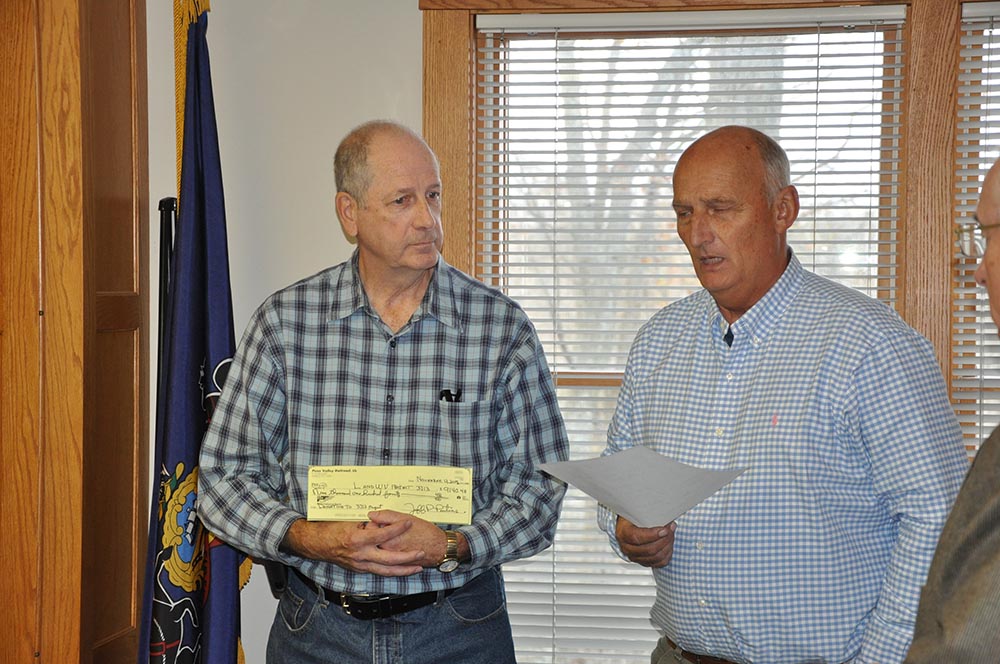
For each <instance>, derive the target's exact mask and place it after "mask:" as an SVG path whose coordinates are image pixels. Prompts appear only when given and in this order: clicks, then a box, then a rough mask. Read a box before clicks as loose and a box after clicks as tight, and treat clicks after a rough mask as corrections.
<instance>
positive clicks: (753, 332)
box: [709, 249, 805, 342]
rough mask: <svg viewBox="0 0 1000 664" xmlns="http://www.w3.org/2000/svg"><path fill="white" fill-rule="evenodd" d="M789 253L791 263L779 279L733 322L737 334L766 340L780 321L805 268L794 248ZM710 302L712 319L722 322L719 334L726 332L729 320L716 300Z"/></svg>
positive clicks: (712, 321)
mask: <svg viewBox="0 0 1000 664" xmlns="http://www.w3.org/2000/svg"><path fill="white" fill-rule="evenodd" d="M788 253H789V260H788V266H787V267H786V268H785V271H784V272H783V273H782V274H781V276H780V277H779V278H778V281H776V282H775V283H774V285H773V286H771V289H770V290H769V291H767V293H765V294H764V297H762V298H760V299H759V300H758V301H757V303H756V304H755V305H753V306H752V307H750V309H749V311H747V312H746V313H745V314H743V315H742V316H740V317H739V318H738V319H737V320H736V322H735V323H733V334H734V335H736V336H744V337H749V338H751V339H753V340H754V341H755V342H760V341H763V340H764V339H766V338H767V336H768V335H769V334H770V333H771V331H772V330H773V329H774V328H775V326H776V325H777V324H778V321H779V320H780V319H781V316H782V314H784V312H785V310H786V309H787V308H788V306H789V305H790V304H791V302H792V300H793V299H795V295H796V294H797V293H798V292H799V290H800V289H801V288H802V279H803V276H804V274H805V269H804V268H803V267H802V263H800V262H799V259H798V258H797V257H796V256H795V253H794V252H793V251H792V250H791V249H789V250H788ZM711 303H712V304H711V308H710V311H709V322H710V323H711V324H712V325H717V326H719V329H720V330H721V333H720V334H725V333H726V327H727V326H728V323H727V322H726V319H725V318H723V317H722V312H721V311H719V306H718V305H717V304H716V303H715V300H711Z"/></svg>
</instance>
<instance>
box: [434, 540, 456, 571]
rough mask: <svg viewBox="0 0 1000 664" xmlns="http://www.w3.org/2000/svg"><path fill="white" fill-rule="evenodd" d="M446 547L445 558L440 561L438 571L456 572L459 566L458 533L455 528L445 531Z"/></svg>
mask: <svg viewBox="0 0 1000 664" xmlns="http://www.w3.org/2000/svg"><path fill="white" fill-rule="evenodd" d="M444 536H445V549H444V558H442V559H441V562H440V563H438V571H440V572H444V573H445V574H447V573H448V572H454V571H455V570H456V569H457V568H458V533H456V532H455V531H454V530H446V531H444Z"/></svg>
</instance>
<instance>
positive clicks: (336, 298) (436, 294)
mask: <svg viewBox="0 0 1000 664" xmlns="http://www.w3.org/2000/svg"><path fill="white" fill-rule="evenodd" d="M330 286H331V288H332V298H331V299H332V301H331V305H330V320H340V319H342V318H347V317H348V316H350V315H352V314H354V313H355V312H356V311H358V310H364V309H366V308H367V307H368V305H369V303H368V294H367V293H365V287H364V284H363V283H362V282H361V274H360V272H359V271H358V250H357V249H355V250H354V253H353V254H351V258H350V260H349V261H348V266H347V269H344V270H338V271H337V272H335V273H334V275H333V276H332V277H331V283H330ZM455 287H456V283H455V275H454V274H453V269H452V267H451V266H450V265H448V264H447V263H446V262H445V260H444V258H443V257H442V256H440V255H439V256H438V262H437V266H436V267H435V268H434V274H433V275H432V276H431V281H430V283H429V284H428V285H427V292H426V293H424V299H423V300H422V301H421V302H420V306H419V307H417V310H416V311H415V312H414V313H413V320H419V319H420V318H422V317H423V316H425V315H428V316H432V317H434V318H436V319H437V320H439V321H441V322H442V323H443V324H445V325H447V326H449V327H460V326H461V325H460V323H459V321H460V317H459V312H458V303H457V302H458V300H457V298H456V296H455Z"/></svg>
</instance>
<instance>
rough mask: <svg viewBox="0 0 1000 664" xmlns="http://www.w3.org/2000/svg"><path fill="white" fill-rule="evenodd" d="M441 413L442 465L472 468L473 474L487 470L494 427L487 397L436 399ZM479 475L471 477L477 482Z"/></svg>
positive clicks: (439, 451) (440, 455) (440, 451)
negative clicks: (472, 399) (485, 398)
mask: <svg viewBox="0 0 1000 664" xmlns="http://www.w3.org/2000/svg"><path fill="white" fill-rule="evenodd" d="M438 411H439V413H440V415H441V433H442V435H441V447H440V449H439V450H438V455H439V457H438V458H439V459H440V463H441V465H445V466H458V467H461V468H472V469H473V474H474V475H478V474H479V473H483V472H488V471H486V470H485V469H487V468H488V467H489V466H490V465H491V464H490V462H491V459H490V446H491V445H490V441H491V440H492V438H493V431H492V429H493V427H492V422H491V419H490V415H491V413H490V402H489V401H456V402H448V401H439V402H438ZM481 479H482V478H481V477H473V481H474V482H476V483H478V482H479V481H480V480H481Z"/></svg>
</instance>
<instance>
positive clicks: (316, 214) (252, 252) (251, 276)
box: [146, 0, 422, 664]
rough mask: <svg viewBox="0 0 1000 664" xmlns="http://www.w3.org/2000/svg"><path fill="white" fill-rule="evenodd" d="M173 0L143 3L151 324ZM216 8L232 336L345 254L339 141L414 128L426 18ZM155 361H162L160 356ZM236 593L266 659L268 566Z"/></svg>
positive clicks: (371, 4) (322, 3)
mask: <svg viewBox="0 0 1000 664" xmlns="http://www.w3.org/2000/svg"><path fill="white" fill-rule="evenodd" d="M172 5H173V3H171V2H166V1H164V0H147V3H146V14H147V16H146V20H147V49H148V76H149V83H148V85H149V88H148V89H149V161H150V163H149V179H150V182H149V197H150V213H149V214H150V220H151V223H152V228H151V232H150V284H151V285H152V288H153V289H154V290H153V291H152V292H151V295H150V303H151V305H152V308H153V311H152V326H151V328H150V329H152V330H156V329H157V327H156V326H157V316H156V314H157V312H156V302H157V295H156V291H155V289H156V288H157V284H158V276H157V275H158V270H159V261H158V256H159V234H158V230H157V227H158V220H159V213H158V211H157V203H158V201H159V199H160V198H163V197H166V196H176V177H177V176H176V173H175V168H176V166H175V159H176V155H175V150H176V148H175V142H174V141H175V129H174V69H173V66H174V65H173V27H172V26H173V15H172ZM211 7H212V9H211V12H210V13H209V18H208V46H209V53H210V57H211V63H212V82H213V89H214V92H215V112H216V119H217V121H218V125H219V144H220V150H221V154H222V177H223V186H224V188H225V196H226V216H227V228H228V233H229V260H230V278H231V280H232V290H233V318H234V322H235V324H236V330H237V339H238V338H239V336H240V334H241V333H242V331H243V329H244V327H245V326H246V323H247V321H248V320H249V317H250V314H251V313H252V312H253V310H254V308H255V307H256V306H257V305H258V304H259V303H260V301H261V300H263V299H264V297H266V296H267V295H268V294H270V293H271V292H273V291H275V290H277V289H278V288H281V287H282V286H285V285H287V284H289V283H291V282H293V281H295V280H297V279H299V278H301V277H304V276H307V275H310V274H312V273H314V272H316V271H318V270H320V269H322V268H324V267H327V266H329V265H332V264H334V263H338V262H340V261H342V260H344V259H345V258H346V257H347V256H348V255H349V254H350V251H351V249H352V247H351V245H350V244H349V243H348V242H347V241H346V239H345V238H344V236H343V234H342V233H341V231H340V226H339V224H338V223H337V218H336V214H335V212H334V208H333V196H334V193H335V189H334V184H333V153H334V150H335V149H336V146H337V143H338V142H339V140H340V139H341V138H342V137H343V135H344V134H345V133H346V132H347V131H348V130H350V129H351V128H352V127H354V126H356V125H358V124H360V123H361V122H364V121H365V120H370V119H373V118H388V119H393V120H398V121H400V122H403V123H405V124H407V125H409V126H410V127H412V128H414V129H416V130H417V131H419V130H420V126H421V78H422V69H421V25H422V24H421V15H420V11H419V9H418V7H417V0H286V1H285V2H274V0H213V2H212V3H211ZM154 336H155V335H154ZM151 341H152V343H151V347H152V349H153V350H152V351H151V352H153V353H154V355H153V357H155V344H156V340H155V338H154V339H152V340H151ZM150 366H151V367H153V368H154V371H155V366H156V363H155V361H151V362H150ZM152 380H154V381H155V376H154V377H152ZM150 394H151V395H153V396H154V397H155V390H152V387H151V392H150ZM154 408H155V404H154ZM150 421H151V422H153V421H155V418H153V417H151V418H150ZM151 456H152V455H151ZM242 596H243V601H242V610H243V630H242V633H243V645H244V650H245V653H246V661H247V664H262V663H263V662H264V645H265V642H266V639H267V633H268V630H269V629H270V625H271V620H272V618H273V616H274V604H275V603H274V600H273V599H272V598H271V595H270V593H269V592H268V590H267V583H266V580H265V576H264V571H263V568H261V567H259V566H255V567H254V571H253V575H252V577H251V582H250V584H249V586H247V588H245V589H244V590H243V593H242Z"/></svg>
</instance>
